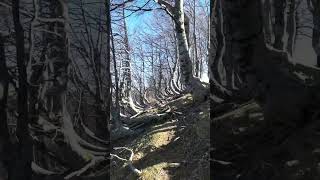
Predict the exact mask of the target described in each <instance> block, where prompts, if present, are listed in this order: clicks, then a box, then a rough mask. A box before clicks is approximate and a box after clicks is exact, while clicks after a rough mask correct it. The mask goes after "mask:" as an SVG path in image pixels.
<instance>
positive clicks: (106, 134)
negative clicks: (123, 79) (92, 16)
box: [102, 0, 112, 140]
mask: <svg viewBox="0 0 320 180" xmlns="http://www.w3.org/2000/svg"><path fill="white" fill-rule="evenodd" d="M105 6H106V7H105V9H106V18H107V21H106V24H107V27H106V36H107V38H106V42H107V43H106V51H107V57H106V62H107V63H106V72H107V74H106V76H107V87H106V91H107V97H106V110H105V111H106V113H107V116H106V119H105V122H104V124H102V125H103V126H105V127H108V128H107V129H105V130H107V132H104V137H106V139H107V140H109V139H110V127H109V124H110V108H111V102H112V97H111V96H112V94H111V93H110V89H111V85H112V80H111V72H110V63H111V47H110V45H111V39H110V38H111V35H112V31H111V14H110V0H106V2H105Z"/></svg>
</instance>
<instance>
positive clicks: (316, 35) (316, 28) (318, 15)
mask: <svg viewBox="0 0 320 180" xmlns="http://www.w3.org/2000/svg"><path fill="white" fill-rule="evenodd" d="M319 11H320V2H319V1H317V4H314V10H313V29H312V47H313V49H314V51H315V53H316V55H317V66H318V67H320V12H319Z"/></svg>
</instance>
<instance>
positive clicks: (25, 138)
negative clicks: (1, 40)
mask: <svg viewBox="0 0 320 180" xmlns="http://www.w3.org/2000/svg"><path fill="white" fill-rule="evenodd" d="M19 5H20V2H19V0H13V2H12V14H13V22H14V30H15V33H16V37H15V41H16V55H17V66H18V80H19V88H18V114H19V116H18V121H17V129H16V134H17V137H18V139H19V142H18V146H17V148H18V149H17V156H16V157H15V159H16V163H17V164H16V168H15V169H14V170H13V169H11V171H10V172H9V179H13V180H21V179H25V180H31V178H32V170H31V162H32V140H31V137H30V135H29V127H28V125H29V118H28V84H27V72H26V59H25V48H24V30H23V28H22V25H21V22H20V13H19V7H20V6H19ZM13 171H14V172H13ZM17 172H19V173H17Z"/></svg>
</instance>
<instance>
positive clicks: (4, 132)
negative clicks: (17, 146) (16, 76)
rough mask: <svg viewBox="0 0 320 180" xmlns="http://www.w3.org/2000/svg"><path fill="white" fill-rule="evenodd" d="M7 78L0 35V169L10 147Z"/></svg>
mask: <svg viewBox="0 0 320 180" xmlns="http://www.w3.org/2000/svg"><path fill="white" fill-rule="evenodd" d="M9 78H10V77H9V74H8V68H7V65H6V56H5V48H4V37H3V36H2V34H0V165H1V166H2V168H3V167H6V166H7V165H8V155H9V150H8V148H9V146H10V143H9V131H8V119H7V105H8V104H7V103H8V88H9ZM6 168H7V167H6ZM4 176H5V174H2V173H1V174H0V177H4Z"/></svg>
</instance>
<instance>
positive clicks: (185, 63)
mask: <svg viewBox="0 0 320 180" xmlns="http://www.w3.org/2000/svg"><path fill="white" fill-rule="evenodd" d="M183 2H184V1H183V0H176V3H175V14H174V15H175V29H176V37H177V40H178V52H179V62H180V70H181V79H182V81H181V82H182V85H183V86H184V88H186V89H189V88H191V83H192V80H193V76H192V62H191V58H190V56H189V45H188V39H187V38H188V37H187V33H186V26H185V14H184V9H183Z"/></svg>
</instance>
